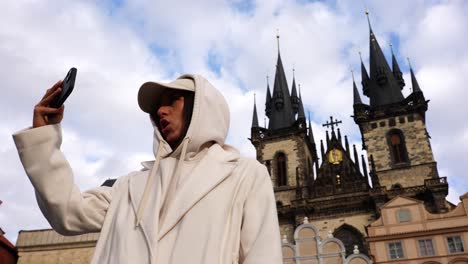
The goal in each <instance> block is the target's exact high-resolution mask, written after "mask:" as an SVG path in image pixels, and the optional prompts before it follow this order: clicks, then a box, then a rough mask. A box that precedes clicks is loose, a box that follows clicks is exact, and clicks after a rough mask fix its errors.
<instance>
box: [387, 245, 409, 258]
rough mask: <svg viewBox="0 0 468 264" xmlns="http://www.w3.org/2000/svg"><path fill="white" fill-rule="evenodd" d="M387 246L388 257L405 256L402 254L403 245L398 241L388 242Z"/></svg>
mask: <svg viewBox="0 0 468 264" xmlns="http://www.w3.org/2000/svg"><path fill="white" fill-rule="evenodd" d="M387 248H388V256H389V257H390V259H401V258H404V257H405V255H404V254H403V246H402V244H401V242H400V241H396V242H390V243H388V244H387Z"/></svg>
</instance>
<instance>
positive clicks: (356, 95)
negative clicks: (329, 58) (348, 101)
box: [351, 70, 362, 105]
mask: <svg viewBox="0 0 468 264" xmlns="http://www.w3.org/2000/svg"><path fill="white" fill-rule="evenodd" d="M351 75H352V76H353V97H354V105H357V104H362V100H361V96H360V95H359V92H358V89H357V87H356V82H355V81H354V72H353V71H352V70H351Z"/></svg>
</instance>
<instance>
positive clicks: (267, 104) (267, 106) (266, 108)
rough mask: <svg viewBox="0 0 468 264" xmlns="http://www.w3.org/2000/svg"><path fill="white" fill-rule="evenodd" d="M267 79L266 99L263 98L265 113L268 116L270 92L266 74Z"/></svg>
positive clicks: (269, 113) (269, 111) (269, 112)
mask: <svg viewBox="0 0 468 264" xmlns="http://www.w3.org/2000/svg"><path fill="white" fill-rule="evenodd" d="M266 79H267V93H266V100H265V115H266V116H268V118H270V116H271V107H272V105H271V92H270V82H269V80H268V75H267V77H266Z"/></svg>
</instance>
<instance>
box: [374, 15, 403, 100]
mask: <svg viewBox="0 0 468 264" xmlns="http://www.w3.org/2000/svg"><path fill="white" fill-rule="evenodd" d="M367 19H369V17H367ZM369 33H370V34H369V48H370V51H369V53H370V58H369V61H370V80H369V95H368V96H369V99H370V106H371V107H378V106H381V105H387V104H392V103H397V102H401V101H402V100H403V99H404V98H403V94H402V93H401V87H400V85H399V84H398V82H397V80H396V79H395V77H394V76H393V72H392V71H391V70H390V66H389V65H388V63H387V60H386V59H385V56H384V54H383V52H382V49H381V48H380V45H379V43H378V41H377V38H376V37H375V34H374V32H373V31H372V27H371V25H370V21H369Z"/></svg>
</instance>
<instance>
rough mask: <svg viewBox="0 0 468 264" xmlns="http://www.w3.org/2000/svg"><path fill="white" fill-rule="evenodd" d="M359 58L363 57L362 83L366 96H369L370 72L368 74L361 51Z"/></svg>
mask: <svg viewBox="0 0 468 264" xmlns="http://www.w3.org/2000/svg"><path fill="white" fill-rule="evenodd" d="M359 58H360V59H361V84H362V92H363V93H364V95H365V96H367V97H369V96H370V95H369V82H370V78H369V74H367V70H366V66H364V62H363V61H362V55H361V52H359Z"/></svg>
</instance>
